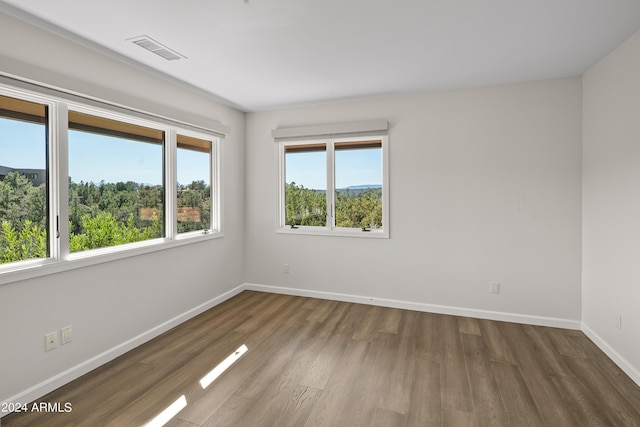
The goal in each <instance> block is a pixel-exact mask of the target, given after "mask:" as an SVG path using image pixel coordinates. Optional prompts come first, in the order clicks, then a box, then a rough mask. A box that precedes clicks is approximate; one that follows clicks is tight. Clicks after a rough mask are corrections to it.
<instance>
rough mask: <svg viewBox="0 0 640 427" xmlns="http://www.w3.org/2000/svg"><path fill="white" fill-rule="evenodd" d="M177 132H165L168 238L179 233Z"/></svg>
mask: <svg viewBox="0 0 640 427" xmlns="http://www.w3.org/2000/svg"><path fill="white" fill-rule="evenodd" d="M176 139H177V133H176V130H175V129H170V130H168V131H166V132H165V142H164V144H165V147H164V153H165V154H164V161H165V166H164V170H165V176H164V180H165V181H164V188H165V194H164V198H165V201H164V205H165V209H164V210H165V224H164V225H165V235H166V236H167V238H168V239H175V237H176V236H177V235H178V225H177V221H176V217H177V214H178V208H177V203H176V201H177V198H176V197H177V196H176V195H177V193H178V190H177V178H176V177H177V172H176V170H177V162H176V157H177V156H176V147H177V143H176Z"/></svg>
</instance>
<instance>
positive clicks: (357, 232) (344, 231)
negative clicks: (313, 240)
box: [276, 226, 389, 239]
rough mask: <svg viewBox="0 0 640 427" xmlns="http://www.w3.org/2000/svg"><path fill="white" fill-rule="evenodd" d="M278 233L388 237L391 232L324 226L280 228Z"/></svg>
mask: <svg viewBox="0 0 640 427" xmlns="http://www.w3.org/2000/svg"><path fill="white" fill-rule="evenodd" d="M276 233H277V234H302V235H308V236H332V237H356V238H363V239H388V238H389V232H388V231H386V230H370V231H362V230H361V229H359V228H334V229H332V230H331V229H328V228H323V227H302V226H300V227H298V228H290V227H286V228H278V229H277V230H276Z"/></svg>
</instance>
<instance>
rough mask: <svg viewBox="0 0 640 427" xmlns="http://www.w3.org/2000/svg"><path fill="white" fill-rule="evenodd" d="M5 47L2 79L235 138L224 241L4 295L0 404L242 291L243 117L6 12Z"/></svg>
mask: <svg viewBox="0 0 640 427" xmlns="http://www.w3.org/2000/svg"><path fill="white" fill-rule="evenodd" d="M0 39H1V40H2V43H0V71H2V72H7V73H12V74H14V75H18V76H22V77H26V78H30V79H34V80H36V81H40V82H44V83H47V84H52V85H56V86H59V87H62V88H65V89H68V90H74V91H77V92H80V93H84V94H88V95H91V96H96V97H99V98H102V99H105V100H108V101H112V102H117V103H121V104H124V105H128V106H132V107H136V108H140V109H143V110H146V111H149V112H152V113H156V114H162V115H166V116H169V117H173V118H176V119H182V120H185V121H187V122H191V123H198V124H203V125H207V123H210V122H211V120H217V121H219V122H221V123H223V124H224V125H227V126H229V127H230V129H231V131H230V135H229V137H228V138H227V139H226V140H225V141H224V142H223V147H222V150H223V159H224V162H223V187H224V188H223V191H224V205H223V215H224V219H225V224H224V231H225V236H224V237H223V238H221V239H215V240H211V241H207V242H202V243H197V244H193V245H187V246H182V247H179V248H175V249H170V250H163V251H159V252H154V253H151V254H146V255H141V256H137V257H133V258H128V259H124V260H120V261H114V262H110V263H105V264H100V265H94V266H91V267H86V268H82V269H78V270H73V271H68V272H64V273H59V274H53V275H48V276H42V277H39V278H36V279H31V280H25V281H21V282H15V283H10V284H6V285H1V286H0V325H1V329H2V336H1V341H0V401H3V400H4V399H7V398H9V397H12V396H20V395H23V396H26V397H27V398H28V397H31V398H33V397H34V396H36V397H37V395H38V394H39V393H41V392H43V391H47V387H50V386H52V385H56V384H58V385H59V381H58V379H56V378H54V377H55V376H56V375H59V374H62V373H64V371H66V370H69V369H72V368H74V367H78V366H85V367H86V366H89V365H91V363H89V364H87V365H83V364H84V363H86V362H87V361H90V359H91V358H93V357H96V356H98V355H100V354H101V353H103V352H108V351H109V350H110V349H114V348H116V347H117V346H119V345H121V344H123V343H125V342H127V341H128V340H131V339H132V338H134V337H136V336H137V335H139V334H142V333H144V332H146V331H149V330H152V329H153V328H156V327H158V326H159V325H162V324H163V323H164V322H167V321H169V320H171V319H173V318H175V317H176V316H179V315H181V314H183V313H186V312H188V311H190V310H192V309H194V308H196V307H198V306H200V305H201V304H203V303H206V302H208V301H211V300H212V299H215V298H216V297H219V296H220V295H222V294H223V293H224V292H226V291H229V290H230V289H233V288H235V287H237V286H238V285H240V284H241V283H242V281H243V264H242V254H243V241H244V237H243V232H244V231H243V226H244V224H243V211H244V197H243V188H244V113H241V112H238V111H236V110H233V109H231V108H228V107H226V106H223V105H221V104H220V103H218V102H215V101H214V100H213V99H212V98H208V97H205V96H203V95H201V94H198V93H197V92H196V91H190V90H186V89H185V88H184V87H182V86H178V85H175V84H173V83H172V82H171V81H169V80H164V79H161V78H159V77H157V76H154V75H150V74H148V73H145V72H144V71H143V70H141V69H138V68H133V67H131V66H129V65H127V64H125V63H124V62H121V61H118V60H115V59H112V58H109V57H106V56H104V55H101V54H99V53H98V52H96V51H93V50H90V49H87V48H85V47H82V46H79V45H77V44H75V43H73V42H71V41H69V40H66V39H63V38H60V37H57V36H54V35H53V34H50V33H47V32H45V31H42V30H39V29H37V28H35V27H32V26H31V25H28V24H25V23H23V22H20V21H18V20H16V19H14V18H11V17H9V16H7V15H4V14H1V13H0ZM9 40H12V41H15V43H10V42H9ZM69 324H71V325H73V333H74V335H73V342H72V343H70V344H68V345H65V346H60V347H58V348H57V349H56V350H54V351H50V352H47V353H45V352H44V335H45V334H46V333H48V332H51V331H55V330H59V329H60V328H61V327H63V326H66V325H69ZM110 354H113V353H110ZM80 370H81V369H80ZM80 370H78V371H73V372H72V373H71V375H66V376H65V375H63V376H62V377H61V378H62V380H68V379H69V378H70V377H73V375H74V374H76V373H78V372H79V371H80ZM52 378H53V381H50V380H52ZM47 381H50V382H47ZM42 382H45V384H44V385H42V384H41V383H42ZM38 384H40V385H41V387H37V386H38ZM34 386H35V387H36V389H35V390H31V391H30V390H29V388H31V387H34ZM25 392H26V394H24V393H25ZM20 400H21V401H24V400H25V399H20ZM27 400H28V399H27Z"/></svg>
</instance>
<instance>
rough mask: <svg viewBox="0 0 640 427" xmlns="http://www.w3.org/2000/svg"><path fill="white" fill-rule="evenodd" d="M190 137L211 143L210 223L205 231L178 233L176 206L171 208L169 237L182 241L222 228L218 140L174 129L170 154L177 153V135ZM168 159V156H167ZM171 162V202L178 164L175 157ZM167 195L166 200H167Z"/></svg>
mask: <svg viewBox="0 0 640 427" xmlns="http://www.w3.org/2000/svg"><path fill="white" fill-rule="evenodd" d="M178 134H180V135H184V136H190V137H193V138H198V139H204V140H210V141H211V155H210V156H209V182H210V185H209V191H210V192H211V194H210V195H209V197H210V200H211V202H212V203H211V220H210V221H211V222H210V224H209V226H210V228H209V229H207V230H196V231H188V232H185V233H178V222H177V215H178V211H177V204H176V205H175V206H173V208H174V209H171V215H172V216H173V218H172V219H171V225H172V227H171V236H174V237H173V238H174V239H178V240H182V239H193V238H197V237H199V236H202V235H209V234H216V233H220V230H221V227H222V221H221V219H220V206H221V204H220V203H221V201H222V196H221V192H220V185H219V183H220V176H221V175H220V167H221V162H220V145H221V144H220V141H219V139H218V138H217V137H216V136H214V135H211V134H207V133H202V132H195V131H192V130H189V129H181V128H176V129H174V130H173V135H172V137H171V144H172V147H170V150H171V153H177V142H176V141H177V135H178ZM167 157H169V156H167ZM171 157H172V161H171V165H170V169H171V171H172V176H171V177H169V178H168V179H169V180H170V181H169V182H170V183H171V184H172V185H171V187H172V188H171V192H172V196H171V197H172V200H176V197H177V194H178V189H177V181H178V180H177V174H178V164H177V155H175V156H171ZM168 197H169V196H168V194H167V198H168Z"/></svg>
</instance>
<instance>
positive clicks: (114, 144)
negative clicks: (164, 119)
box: [68, 111, 164, 252]
mask: <svg viewBox="0 0 640 427" xmlns="http://www.w3.org/2000/svg"><path fill="white" fill-rule="evenodd" d="M68 144H69V149H68V151H69V235H70V236H69V250H70V252H78V251H85V250H89V249H97V248H104V247H110V246H116V245H121V244H125V243H134V242H139V241H143V240H150V239H154V238H158V237H163V236H164V186H163V176H164V173H163V171H164V167H163V159H164V156H163V152H164V132H162V131H160V130H155V129H149V128H145V127H142V126H137V125H131V124H128V123H122V122H119V121H115V120H110V119H104V118H101V117H97V116H91V115H88V114H83V113H77V112H72V111H71V112H69V133H68Z"/></svg>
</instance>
